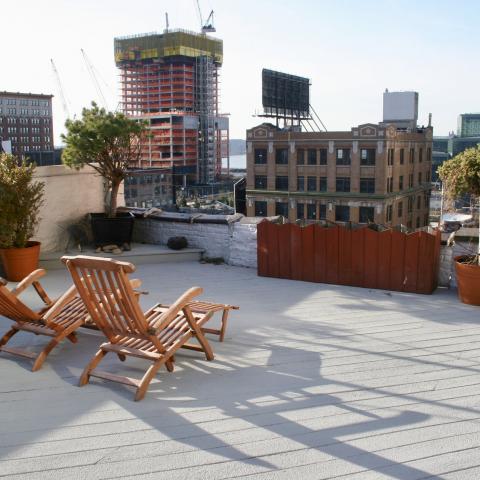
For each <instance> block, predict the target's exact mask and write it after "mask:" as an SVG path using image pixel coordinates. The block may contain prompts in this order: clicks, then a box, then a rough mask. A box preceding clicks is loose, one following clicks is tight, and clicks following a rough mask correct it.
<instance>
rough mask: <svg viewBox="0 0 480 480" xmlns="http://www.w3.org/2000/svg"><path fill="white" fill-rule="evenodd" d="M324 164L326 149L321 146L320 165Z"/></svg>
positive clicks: (325, 161)
mask: <svg viewBox="0 0 480 480" xmlns="http://www.w3.org/2000/svg"><path fill="white" fill-rule="evenodd" d="M326 164H327V149H326V148H321V149H320V165H326Z"/></svg>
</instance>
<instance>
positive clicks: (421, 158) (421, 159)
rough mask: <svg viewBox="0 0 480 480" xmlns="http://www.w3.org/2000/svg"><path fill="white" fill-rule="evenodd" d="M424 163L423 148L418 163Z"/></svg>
mask: <svg viewBox="0 0 480 480" xmlns="http://www.w3.org/2000/svg"><path fill="white" fill-rule="evenodd" d="M422 162H423V148H421V149H420V150H419V152H418V163H422Z"/></svg>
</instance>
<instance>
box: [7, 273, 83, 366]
mask: <svg viewBox="0 0 480 480" xmlns="http://www.w3.org/2000/svg"><path fill="white" fill-rule="evenodd" d="M45 273H46V272H45V270H43V269H38V270H35V271H34V272H32V273H31V274H30V275H28V276H27V277H25V278H24V279H23V280H22V281H21V282H20V283H19V284H18V285H17V287H16V288H14V289H13V290H9V289H8V288H7V286H6V285H7V281H6V280H4V279H3V278H0V315H2V316H4V317H7V318H8V319H10V320H13V321H14V322H15V323H14V324H13V326H12V327H11V328H10V330H8V332H7V333H5V335H3V337H1V338H0V351H2V352H5V353H9V354H12V355H17V356H20V357H24V358H29V359H32V360H33V367H32V371H33V372H35V371H36V370H38V369H40V368H41V366H42V364H43V362H44V361H45V359H46V358H47V356H48V354H49V353H50V352H51V351H52V350H53V349H54V348H55V347H56V346H57V345H58V344H59V343H60V342H61V341H62V340H63V339H65V338H67V339H68V340H70V341H71V342H72V343H76V342H77V337H76V335H75V330H77V328H79V327H81V326H82V325H83V324H84V322H85V319H86V317H87V316H88V312H87V310H86V308H85V306H84V305H83V302H82V300H81V299H80V298H79V297H78V295H77V291H76V289H75V287H74V286H72V287H70V288H69V289H68V290H67V291H66V292H65V293H64V294H63V295H62V296H61V297H60V298H59V299H58V300H56V301H53V300H51V299H50V298H49V297H48V295H47V294H46V293H45V290H44V289H43V288H42V286H41V285H40V283H39V281H38V280H39V279H40V278H41V277H43V276H44V275H45ZM30 286H33V288H35V290H36V291H37V293H38V295H39V296H40V298H41V299H42V301H43V302H44V303H45V306H44V307H43V308H41V309H39V310H32V309H31V308H29V307H28V306H27V305H25V303H23V302H22V301H21V300H20V299H19V298H18V296H19V295H20V293H22V292H23V291H24V290H25V289H26V288H28V287H30ZM21 331H23V332H30V333H33V334H35V335H45V336H47V337H52V340H51V341H50V342H49V343H48V344H47V346H46V347H45V348H44V349H43V350H42V351H41V352H40V353H38V354H37V353H33V352H30V351H27V350H23V349H20V348H14V347H8V346H7V343H8V342H9V340H10V339H11V338H12V337H13V336H14V335H15V334H17V333H18V332H21Z"/></svg>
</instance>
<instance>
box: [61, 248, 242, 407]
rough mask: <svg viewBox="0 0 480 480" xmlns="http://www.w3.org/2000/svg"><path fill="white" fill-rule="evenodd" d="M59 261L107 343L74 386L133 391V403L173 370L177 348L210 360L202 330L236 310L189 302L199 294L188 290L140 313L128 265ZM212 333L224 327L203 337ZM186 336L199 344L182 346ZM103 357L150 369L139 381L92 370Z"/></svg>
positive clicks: (109, 261) (105, 261)
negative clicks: (143, 363) (131, 360)
mask: <svg viewBox="0 0 480 480" xmlns="http://www.w3.org/2000/svg"><path fill="white" fill-rule="evenodd" d="M62 261H63V262H64V263H65V264H66V266H67V268H68V270H69V271H70V274H71V276H72V279H73V282H74V284H75V286H76V287H77V290H78V293H79V295H80V297H81V298H82V300H83V302H84V304H85V307H86V308H87V310H88V313H89V314H90V318H91V320H92V321H93V322H94V323H95V324H96V326H97V327H98V328H99V329H100V330H101V331H102V332H103V333H104V334H105V336H106V337H107V339H108V342H105V343H103V344H102V345H100V349H99V350H98V352H97V353H96V355H95V356H94V357H93V359H92V360H91V361H90V363H89V364H88V365H87V366H86V367H85V369H84V371H83V373H82V376H81V378H80V386H82V385H85V384H87V383H88V382H89V379H90V377H97V378H101V379H104V380H110V381H114V382H118V383H122V384H125V385H130V386H133V387H135V388H136V394H135V400H141V399H142V398H143V397H144V396H145V393H146V391H147V388H148V385H149V384H150V382H151V381H152V379H153V378H154V376H155V374H156V373H157V371H158V370H159V369H160V368H161V367H162V366H163V365H165V367H166V369H167V370H168V371H170V372H171V371H173V368H174V361H175V357H174V355H175V352H176V351H177V350H178V349H179V348H188V349H192V350H197V351H202V352H203V353H204V354H205V356H206V358H207V360H213V352H212V349H211V347H210V345H209V343H208V341H207V339H206V338H205V336H204V331H203V325H204V324H205V323H206V322H207V321H208V320H209V319H210V318H211V317H212V315H213V314H214V313H215V312H217V311H220V310H223V312H224V313H223V317H224V320H225V321H226V317H227V314H228V311H229V310H230V309H232V308H237V307H233V306H231V305H222V304H213V303H207V302H193V301H192V300H193V299H194V298H195V297H197V296H198V295H200V294H201V293H202V291H203V290H202V289H201V288H200V287H193V288H190V289H189V290H187V291H186V292H185V293H184V294H183V295H181V296H180V298H178V300H177V301H176V302H175V303H173V304H172V305H170V306H166V305H161V304H158V305H155V306H154V307H152V308H150V309H149V310H147V311H146V312H143V311H142V309H141V307H140V304H139V302H138V297H137V296H135V293H134V291H133V289H132V286H131V284H130V282H129V279H128V274H129V273H132V272H133V271H135V267H134V265H132V264H131V263H126V262H121V261H116V260H112V259H108V258H98V257H87V256H77V257H63V258H62ZM224 325H225V323H224ZM210 330H212V329H210ZM207 332H209V330H207ZM212 332H213V333H217V334H218V335H220V336H222V334H224V327H223V328H222V329H220V330H212V331H210V332H209V333H212ZM192 337H195V338H196V339H197V340H198V343H199V345H196V344H192V343H188V341H189V340H190V339H191V338H192ZM109 352H114V353H116V354H117V355H118V356H119V357H120V359H122V360H124V359H125V357H126V356H133V357H137V358H143V359H145V360H148V361H150V362H152V363H153V364H152V365H151V366H150V367H149V368H148V370H147V371H146V373H145V374H144V375H143V377H142V378H141V379H140V380H137V379H133V378H130V377H125V376H120V375H114V374H111V373H108V372H105V371H101V370H97V368H96V367H97V365H98V364H99V363H100V362H101V360H102V359H103V358H104V357H105V355H106V354H107V353H109Z"/></svg>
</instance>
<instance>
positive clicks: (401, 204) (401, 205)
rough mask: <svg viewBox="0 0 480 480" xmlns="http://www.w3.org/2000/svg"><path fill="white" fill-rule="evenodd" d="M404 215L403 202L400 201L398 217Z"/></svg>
mask: <svg viewBox="0 0 480 480" xmlns="http://www.w3.org/2000/svg"><path fill="white" fill-rule="evenodd" d="M402 215H403V202H398V211H397V217H398V218H402Z"/></svg>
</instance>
